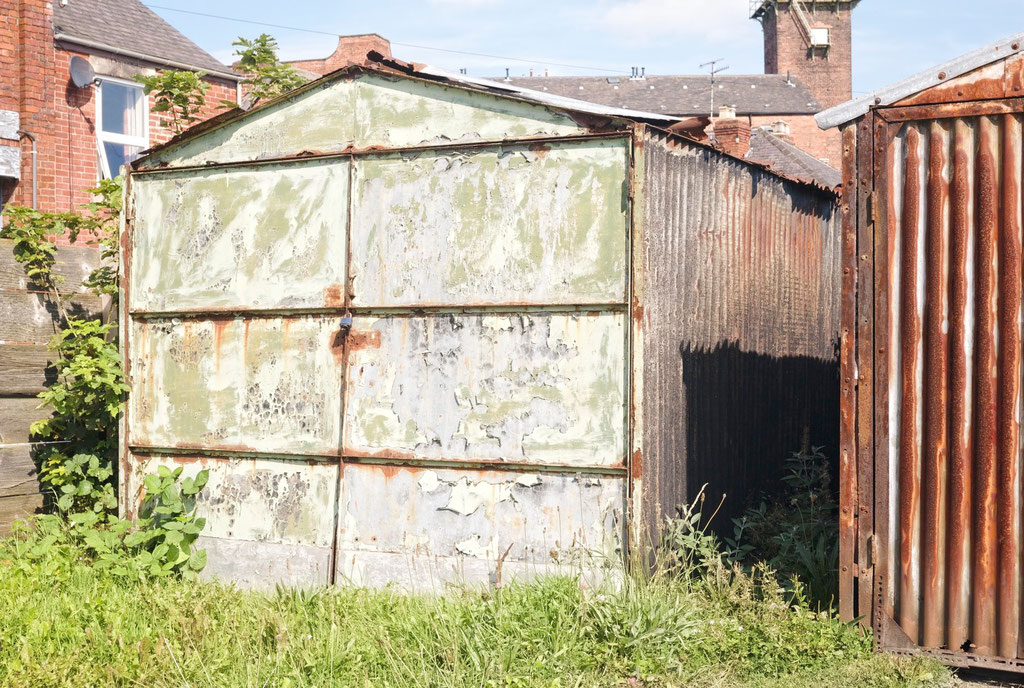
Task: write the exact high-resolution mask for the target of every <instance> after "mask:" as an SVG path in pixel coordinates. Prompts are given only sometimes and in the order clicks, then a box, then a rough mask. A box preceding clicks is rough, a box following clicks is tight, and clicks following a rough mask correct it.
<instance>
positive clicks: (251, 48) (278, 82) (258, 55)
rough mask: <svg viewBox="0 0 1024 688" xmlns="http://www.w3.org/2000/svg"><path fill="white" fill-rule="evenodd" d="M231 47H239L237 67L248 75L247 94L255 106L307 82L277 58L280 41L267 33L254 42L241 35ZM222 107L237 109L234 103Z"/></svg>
mask: <svg viewBox="0 0 1024 688" xmlns="http://www.w3.org/2000/svg"><path fill="white" fill-rule="evenodd" d="M232 45H234V46H236V48H237V50H235V55H237V56H238V62H237V64H236V65H235V66H236V68H237V69H238V71H240V72H242V74H244V75H245V82H244V83H245V86H246V90H247V94H248V96H249V97H250V98H251V99H252V101H253V102H254V103H256V102H259V101H261V100H272V99H273V98H277V97H278V96H281V95H284V94H285V93H287V92H288V91H291V90H292V89H294V88H298V87H299V86H301V85H302V84H304V83H306V79H305V78H304V77H303V76H302V75H301V74H300V73H299V72H298V70H296V69H295V68H294V67H292V66H291V65H290V64H287V63H285V62H281V60H280V59H278V57H277V40H276V39H275V38H274V37H273V36H271V35H269V34H265V33H263V34H260V35H259V36H257V37H256V38H252V39H249V38H243V37H242V36H239V37H238V40H237V41H235V42H234V43H232ZM223 106H224V107H235V103H233V102H231V101H224V102H223Z"/></svg>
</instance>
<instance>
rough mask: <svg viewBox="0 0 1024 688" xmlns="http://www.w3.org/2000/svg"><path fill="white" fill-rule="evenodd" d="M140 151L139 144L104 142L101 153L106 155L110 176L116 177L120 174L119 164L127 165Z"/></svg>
mask: <svg viewBox="0 0 1024 688" xmlns="http://www.w3.org/2000/svg"><path fill="white" fill-rule="evenodd" d="M141 152H142V148H141V147H140V146H125V145H123V144H120V143H106V142H105V143H104V144H103V153H104V154H105V155H106V156H107V169H109V170H110V176H111V177H116V176H117V175H118V174H120V170H121V166H122V165H127V164H128V163H130V162H131V161H132V160H134V159H135V158H137V157H139V153H141Z"/></svg>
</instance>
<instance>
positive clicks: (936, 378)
mask: <svg viewBox="0 0 1024 688" xmlns="http://www.w3.org/2000/svg"><path fill="white" fill-rule="evenodd" d="M947 152H948V151H947V146H946V130H945V128H944V126H943V125H942V124H940V123H938V122H932V124H931V131H930V133H929V146H928V153H929V154H928V187H927V198H928V217H927V225H926V237H925V241H926V249H925V256H926V257H925V261H926V263H925V264H926V277H925V279H926V282H925V285H926V297H925V353H924V360H925V373H924V389H923V396H924V399H923V401H924V405H925V408H924V454H923V457H922V459H923V461H922V478H923V494H922V506H923V518H922V519H921V531H922V532H921V537H922V542H921V554H922V559H923V566H922V569H923V571H922V588H923V590H922V593H923V595H922V610H921V612H922V614H921V615H922V619H921V625H922V640H921V642H922V644H923V645H924V646H925V647H940V646H941V645H942V643H943V640H944V637H945V634H944V632H943V631H944V630H945V596H944V595H943V588H944V584H945V565H944V564H945V555H946V552H945V544H946V543H945V539H944V537H943V535H944V533H945V515H946V463H947V451H948V428H947V425H946V418H947V399H946V396H947V393H948V390H949V388H948V385H947V379H946V375H947V362H948V357H949V343H948V340H947V338H946V331H947V322H946V318H947V313H948V303H947V298H948V294H949V285H948V275H947V270H948V267H947V265H948V263H947V258H948V256H947V250H948V246H949V239H948V236H947V235H948V232H949V223H948V221H949V216H948V214H947V200H948V187H947V184H946V179H945V170H946V156H947Z"/></svg>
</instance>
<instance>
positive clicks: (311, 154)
mask: <svg viewBox="0 0 1024 688" xmlns="http://www.w3.org/2000/svg"><path fill="white" fill-rule="evenodd" d="M630 138H631V134H630V132H629V130H625V131H598V132H587V133H584V134H571V135H563V136H522V137H517V138H506V139H480V140H475V141H464V142H458V141H450V142H446V143H426V144H417V145H413V146H369V147H367V148H355V147H353V146H348V147H347V148H343V149H341V150H338V151H312V150H309V151H301V152H299V153H296V154H294V155H282V156H277V157H268V158H260V159H259V160H238V161H231V162H211V163H206V164H203V165H181V166H166V167H144V168H141V169H137V170H132V171H131V173H130V174H131V176H136V175H138V176H140V177H141V176H146V177H148V176H153V175H162V174H173V173H176V172H198V171H203V170H205V171H209V170H221V169H233V168H238V167H261V166H265V165H280V164H285V163H290V162H310V161H318V160H338V159H344V158H383V157H388V156H392V155H415V154H417V153H443V152H457V151H461V150H476V149H479V148H495V147H498V146H533V145H545V144H551V143H575V142H581V141H591V140H602V139H621V140H623V141H626V140H628V139H630Z"/></svg>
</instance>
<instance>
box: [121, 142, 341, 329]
mask: <svg viewBox="0 0 1024 688" xmlns="http://www.w3.org/2000/svg"><path fill="white" fill-rule="evenodd" d="M348 184H349V162H348V160H333V161H328V162H324V161H316V162H304V163H291V164H274V165H263V166H258V167H242V168H230V169H215V170H203V171H194V172H189V173H163V174H154V175H151V176H142V177H139V178H137V179H135V180H134V181H133V185H132V189H133V193H134V196H135V203H136V206H137V207H138V209H139V211H138V213H137V217H136V220H135V228H134V254H133V256H132V289H131V292H130V307H131V308H132V309H135V310H140V311H157V312H167V311H179V310H195V309H201V310H212V309H227V308H246V309H279V308H322V307H334V306H338V305H340V303H341V298H342V294H343V290H344V284H345V279H346V278H345V275H346V273H345V253H346V249H345V243H346V234H347V229H346V226H347V222H348Z"/></svg>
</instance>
